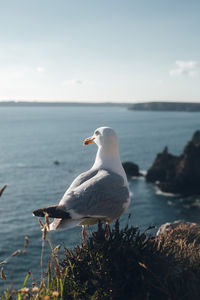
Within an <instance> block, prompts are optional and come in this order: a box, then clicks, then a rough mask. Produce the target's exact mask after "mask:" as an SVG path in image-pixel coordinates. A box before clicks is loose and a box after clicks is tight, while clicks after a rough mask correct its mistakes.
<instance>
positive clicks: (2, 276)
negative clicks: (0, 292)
mask: <svg viewBox="0 0 200 300" xmlns="http://www.w3.org/2000/svg"><path fill="white" fill-rule="evenodd" d="M1 279H2V280H6V274H5V271H4V268H1Z"/></svg>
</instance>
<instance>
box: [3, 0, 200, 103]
mask: <svg viewBox="0 0 200 300" xmlns="http://www.w3.org/2000/svg"><path fill="white" fill-rule="evenodd" d="M0 99H5V100H11V99H18V100H26V99H27V100H34V99H37V100H63V101H64V100H65V101H117V102H122V101H126V102H139V101H152V100H176V101H198V102H200V0H196V1H195V0H141V1H138V0H137V1H135V0H70V1H69V0H57V1H56V0H0Z"/></svg>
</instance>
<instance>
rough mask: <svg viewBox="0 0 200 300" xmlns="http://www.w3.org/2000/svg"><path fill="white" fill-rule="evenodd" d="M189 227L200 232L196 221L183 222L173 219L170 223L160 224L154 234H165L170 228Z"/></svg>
mask: <svg viewBox="0 0 200 300" xmlns="http://www.w3.org/2000/svg"><path fill="white" fill-rule="evenodd" d="M185 228H187V229H190V228H198V230H199V232H200V226H199V225H197V223H191V222H185V221H183V220H177V221H174V222H172V223H169V222H168V223H165V224H163V225H161V226H160V227H159V229H158V231H157V233H156V235H157V236H158V235H159V234H165V233H167V232H170V231H171V230H175V229H185Z"/></svg>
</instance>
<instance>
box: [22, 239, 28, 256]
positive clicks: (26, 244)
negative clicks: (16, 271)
mask: <svg viewBox="0 0 200 300" xmlns="http://www.w3.org/2000/svg"><path fill="white" fill-rule="evenodd" d="M28 244H29V238H28V236H25V244H24V250H23V255H25V254H26V249H27V248H28Z"/></svg>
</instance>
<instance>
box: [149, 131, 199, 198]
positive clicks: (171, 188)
mask: <svg viewBox="0 0 200 300" xmlns="http://www.w3.org/2000/svg"><path fill="white" fill-rule="evenodd" d="M146 180H147V181H150V182H156V183H157V184H158V186H159V187H160V188H161V190H162V191H164V192H169V193H178V194H182V195H194V194H200V131H196V132H195V134H194V136H193V138H192V141H190V142H188V143H187V145H186V146H185V149H184V152H183V154H182V155H180V156H175V155H172V154H170V153H168V149H167V147H165V148H164V150H163V152H162V153H159V154H158V155H157V157H156V159H155V161H154V163H153V165H152V166H151V168H150V169H149V170H148V172H147V175H146Z"/></svg>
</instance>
